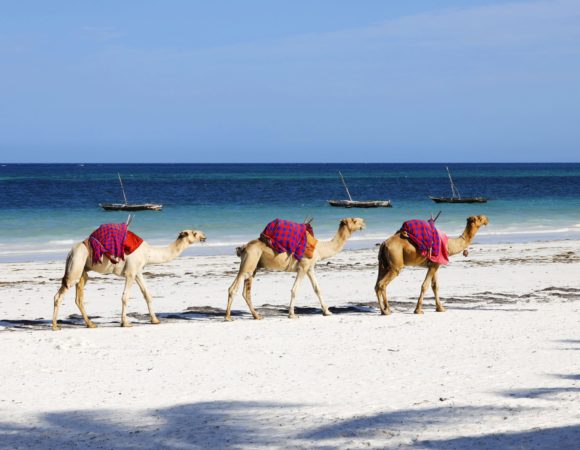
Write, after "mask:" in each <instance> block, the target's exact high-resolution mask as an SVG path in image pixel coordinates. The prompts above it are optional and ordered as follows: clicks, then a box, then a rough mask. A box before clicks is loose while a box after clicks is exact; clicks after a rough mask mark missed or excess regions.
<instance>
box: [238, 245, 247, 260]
mask: <svg viewBox="0 0 580 450" xmlns="http://www.w3.org/2000/svg"><path fill="white" fill-rule="evenodd" d="M246 247H247V245H242V246H241V247H236V255H238V257H240V258H241V257H242V256H243V254H244V253H246Z"/></svg>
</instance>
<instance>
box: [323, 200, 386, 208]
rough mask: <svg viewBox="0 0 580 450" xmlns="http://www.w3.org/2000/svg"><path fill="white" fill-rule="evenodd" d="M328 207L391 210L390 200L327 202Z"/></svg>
mask: <svg viewBox="0 0 580 450" xmlns="http://www.w3.org/2000/svg"><path fill="white" fill-rule="evenodd" d="M327 201H328V204H329V205H330V206H336V207H340V208H391V207H392V206H393V205H392V204H391V201H390V200H374V201H357V200H327Z"/></svg>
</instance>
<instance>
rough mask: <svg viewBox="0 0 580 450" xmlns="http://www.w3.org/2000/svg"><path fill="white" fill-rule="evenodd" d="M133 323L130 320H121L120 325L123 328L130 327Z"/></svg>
mask: <svg viewBox="0 0 580 450" xmlns="http://www.w3.org/2000/svg"><path fill="white" fill-rule="evenodd" d="M132 326H133V324H132V323H131V322H121V327H123V328H131V327H132Z"/></svg>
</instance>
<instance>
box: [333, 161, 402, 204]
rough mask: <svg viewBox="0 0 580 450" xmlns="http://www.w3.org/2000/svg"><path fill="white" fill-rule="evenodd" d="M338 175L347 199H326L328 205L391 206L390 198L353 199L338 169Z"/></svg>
mask: <svg viewBox="0 0 580 450" xmlns="http://www.w3.org/2000/svg"><path fill="white" fill-rule="evenodd" d="M338 175H339V176H340V179H341V181H342V184H343V185H344V189H346V195H348V200H327V202H328V204H329V205H330V206H338V207H342V208H391V207H392V206H393V205H392V204H391V201H390V200H353V199H352V197H351V195H350V192H349V190H348V186H347V185H346V182H345V181H344V177H343V176H342V173H340V170H339V171H338Z"/></svg>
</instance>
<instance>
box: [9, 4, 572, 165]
mask: <svg viewBox="0 0 580 450" xmlns="http://www.w3.org/2000/svg"><path fill="white" fill-rule="evenodd" d="M579 111H580V1H578V0H546V1H525V0H520V1H517V0H516V1H499V0H495V1H493V0H479V1H478V0H471V1H459V0H413V1H403V0H401V1H395V0H391V1H388V0H351V1H339V0H336V1H334V0H308V1H302V0H291V1H290V0H288V1H272V0H263V1H256V0H244V1H233V0H232V1H172V0H167V1H145V0H138V1H118V0H114V1H112V0H111V1H88V0H86V1H80V0H75V1H73V0H70V1H58V0H51V1H45V0H38V1H27V0H18V1H12V2H9V1H6V2H3V5H2V13H1V14H0V161H2V162H348V161H352V162H433V161H442V162H458V161H465V162H470V161H483V162H488V161H489V162H493V161H498V162H502V161H530V162H534V161H580V114H579Z"/></svg>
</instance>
